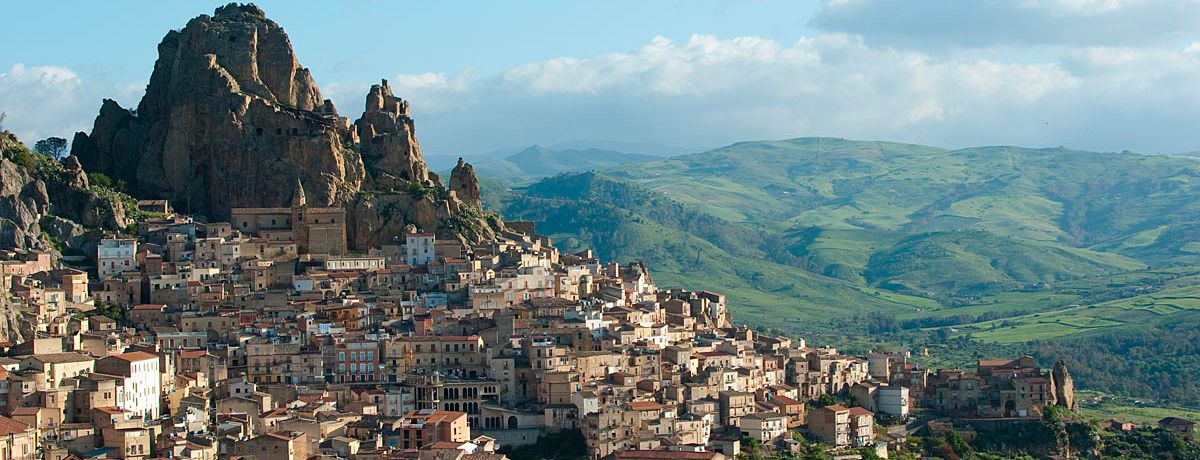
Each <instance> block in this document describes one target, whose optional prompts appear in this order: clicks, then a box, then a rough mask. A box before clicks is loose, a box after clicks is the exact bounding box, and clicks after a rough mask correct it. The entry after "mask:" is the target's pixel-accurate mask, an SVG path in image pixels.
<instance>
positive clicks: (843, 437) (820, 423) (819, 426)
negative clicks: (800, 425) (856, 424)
mask: <svg viewBox="0 0 1200 460" xmlns="http://www.w3.org/2000/svg"><path fill="white" fill-rule="evenodd" d="M808 431H809V432H810V433H812V434H813V436H816V437H817V439H820V440H821V442H824V443H826V444H830V445H833V446H834V447H843V446H848V445H850V409H848V408H846V407H844V406H841V405H837V404H834V405H832V406H825V407H822V408H820V409H816V410H814V411H813V412H812V413H811V414H809V416H808Z"/></svg>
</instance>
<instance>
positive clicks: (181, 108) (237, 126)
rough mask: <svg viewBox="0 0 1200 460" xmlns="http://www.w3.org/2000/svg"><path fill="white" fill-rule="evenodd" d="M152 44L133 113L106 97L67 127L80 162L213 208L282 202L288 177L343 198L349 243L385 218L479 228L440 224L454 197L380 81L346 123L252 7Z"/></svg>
mask: <svg viewBox="0 0 1200 460" xmlns="http://www.w3.org/2000/svg"><path fill="white" fill-rule="evenodd" d="M158 51H159V57H158V61H157V62H156V63H155V65H154V72H153V73H152V74H151V76H150V83H149V85H148V86H147V87H146V94H145V96H144V97H143V98H142V100H141V102H140V103H139V104H138V107H137V111H136V113H135V112H131V111H129V110H126V109H124V108H121V107H120V106H119V105H117V104H116V103H115V102H113V101H111V100H105V101H104V103H103V105H102V106H101V108H100V114H99V116H97V117H96V122H95V125H94V126H93V129H92V132H91V134H90V135H89V134H83V133H79V134H76V136H75V140H74V142H73V145H72V154H73V155H75V156H77V157H78V158H79V159H80V161H81V162H82V163H83V165H84V167H86V168H87V169H88V170H89V171H100V172H103V173H105V174H107V175H109V176H111V177H113V178H114V179H120V180H124V181H125V182H127V183H129V184H132V185H133V186H134V187H135V188H136V190H137V192H138V194H139V196H141V197H146V198H158V197H164V198H167V199H170V200H171V201H172V202H173V203H174V205H175V207H176V209H179V210H182V211H184V212H192V213H197V214H204V215H207V216H209V217H210V218H213V219H222V220H223V219H226V218H228V217H229V212H230V209H232V208H236V207H281V206H287V205H288V204H289V202H290V195H291V192H292V190H293V189H294V188H295V185H294V184H295V183H296V181H297V180H299V181H300V183H301V184H302V185H303V188H304V190H305V191H307V193H308V196H307V199H308V203H309V205H313V206H338V205H340V206H346V207H347V210H348V215H349V216H350V217H349V218H350V222H349V226H350V235H351V241H350V244H351V246H352V247H357V248H362V247H366V246H371V245H374V244H378V243H379V242H383V241H387V240H390V238H391V237H392V236H393V235H392V234H391V232H393V231H394V230H395V225H394V224H392V223H391V221H393V220H395V219H396V218H397V217H402V218H404V219H407V220H408V222H409V223H414V224H416V225H418V226H420V227H422V228H423V229H425V230H430V231H437V232H439V233H441V234H443V236H457V237H459V238H464V239H479V238H484V237H488V236H490V235H491V230H490V229H487V227H488V226H487V225H481V226H480V227H481V228H482V229H484V230H482V231H481V232H476V233H477V234H470V232H467V233H464V232H461V231H458V230H457V228H458V227H462V225H451V221H452V220H455V218H456V216H458V218H459V219H461V218H462V217H461V216H460V214H462V206H463V204H462V203H461V202H459V201H458V200H457V199H455V198H454V197H453V196H451V195H450V194H449V193H446V192H445V189H444V187H442V185H441V183H440V181H439V180H438V179H437V176H436V175H433V174H431V173H429V171H428V169H427V167H426V165H425V160H424V158H423V156H422V154H421V149H420V146H419V144H418V143H417V139H416V136H415V133H414V128H413V120H412V118H410V116H409V105H408V102H406V101H404V100H402V99H399V98H397V97H395V96H394V95H393V94H392V90H391V88H390V87H389V86H388V84H387V82H386V81H384V82H383V83H381V84H379V85H375V86H373V87H372V88H371V90H370V92H369V93H368V95H367V99H366V110H365V111H364V112H363V115H362V117H361V118H359V119H358V120H357V121H355V122H354V123H353V124H351V123H350V122H349V119H347V118H344V117H341V116H340V115H339V114H338V112H337V109H336V108H335V107H334V106H333V103H332V102H330V101H329V100H326V99H323V98H322V96H321V92H320V90H319V89H318V88H317V85H316V83H315V82H314V81H313V78H312V76H311V75H310V74H309V71H308V69H306V68H304V67H301V66H300V64H299V61H298V60H297V59H296V55H295V53H293V51H292V47H291V42H290V40H289V39H288V36H287V34H286V33H284V31H283V29H282V28H281V27H280V26H279V25H278V24H276V23H275V22H273V21H271V20H270V19H267V17H266V14H265V13H264V12H263V11H262V10H261V9H259V8H258V7H257V6H254V5H237V4H230V5H226V6H223V7H220V8H217V10H216V12H215V13H214V14H213V15H212V16H208V15H202V16H200V17H197V18H195V19H192V20H191V21H189V22H188V24H187V26H186V27H184V28H183V29H182V30H180V31H171V32H168V33H167V35H166V37H165V38H163V41H162V43H160V44H159V46H158ZM426 190H428V191H429V192H428V193H426V192H424V191H426ZM393 208H395V209H393ZM400 208H402V209H400ZM381 212H392V213H395V214H394V215H393V214H388V215H380V214H379V213H381ZM467 214H471V215H481V214H479V213H473V214H472V213H469V212H468V213H467ZM474 220H476V221H478V223H480V224H483V222H482V221H481V220H480V219H474ZM468 226H469V227H471V226H473V225H468ZM402 227H403V225H401V228H402ZM397 234H398V232H397Z"/></svg>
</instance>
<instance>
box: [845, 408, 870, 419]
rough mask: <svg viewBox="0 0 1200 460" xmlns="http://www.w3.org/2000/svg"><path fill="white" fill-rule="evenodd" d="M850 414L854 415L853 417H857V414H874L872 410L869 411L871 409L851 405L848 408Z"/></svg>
mask: <svg viewBox="0 0 1200 460" xmlns="http://www.w3.org/2000/svg"><path fill="white" fill-rule="evenodd" d="M850 415H851V416H854V417H858V416H862V415H871V416H874V415H875V413H874V412H871V411H869V410H866V409H863V408H861V407H851V408H850Z"/></svg>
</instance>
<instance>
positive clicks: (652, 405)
mask: <svg viewBox="0 0 1200 460" xmlns="http://www.w3.org/2000/svg"><path fill="white" fill-rule="evenodd" d="M629 408H630V409H633V410H637V411H642V410H659V409H662V404H659V403H657V402H654V401H634V402H631V403H629Z"/></svg>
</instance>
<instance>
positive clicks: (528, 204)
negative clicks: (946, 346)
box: [502, 173, 937, 324]
mask: <svg viewBox="0 0 1200 460" xmlns="http://www.w3.org/2000/svg"><path fill="white" fill-rule="evenodd" d="M519 192H520V193H515V194H512V195H510V196H508V197H506V198H504V199H503V200H502V201H504V209H505V216H506V218H509V219H528V220H534V221H536V222H538V223H539V224H538V225H539V226H538V230H539V232H541V233H545V234H547V235H550V236H551V237H552V238H553V239H554V240H555V241H556V244H557V245H558V246H560V248H561V249H563V250H566V251H572V250H577V249H581V248H592V249H595V250H596V251H598V253H599V254H600V255H601V256H602V257H603V258H605V259H609V260H632V259H644V260H646V261H647V262H648V263H649V265H650V267H652V269H651V270H652V273H653V274H654V276H655V280H656V282H657V283H658V284H659V285H661V286H683V287H689V288H703V289H712V290H718V291H721V292H724V293H725V294H727V295H728V296H729V298H730V303H731V304H732V305H733V306H734V308H735V309H736V313H737V315H738V318H739V319H742V320H745V321H749V322H752V323H757V324H764V323H769V322H772V321H777V320H778V318H779V317H780V315H786V317H787V318H789V320H790V321H796V322H809V321H812V320H826V319H829V318H831V317H834V316H836V315H839V314H842V313H844V312H845V311H847V310H848V309H852V310H860V311H891V312H897V313H899V312H907V311H912V310H914V309H918V308H931V307H936V305H937V304H936V302H932V301H930V300H928V299H922V298H917V297H911V296H906V295H902V294H896V293H891V292H886V291H881V290H878V289H864V288H862V287H861V286H855V285H852V284H850V283H847V282H845V281H842V280H838V279H834V278H829V277H825V276H821V275H818V274H814V273H811V272H808V271H805V270H802V269H800V268H797V267H795V266H793V265H789V264H787V263H785V262H787V261H788V256H787V255H786V254H782V255H781V256H779V257H772V256H771V255H770V254H768V252H769V251H770V248H771V247H772V245H773V244H776V243H774V242H773V240H772V239H771V238H769V237H764V236H762V234H761V233H760V232H758V231H755V230H753V229H747V228H744V227H742V226H737V225H730V224H728V223H727V222H724V221H722V220H720V219H717V218H715V217H712V216H709V215H707V214H703V213H698V212H696V211H694V210H691V209H690V208H689V207H687V206H683V205H681V204H679V203H677V202H674V201H673V200H670V199H669V198H667V197H666V196H664V195H662V194H660V193H657V192H651V191H648V190H645V189H641V188H639V187H636V186H633V185H632V184H627V183H624V182H623V181H616V180H612V179H610V178H607V177H604V176H602V175H597V174H592V173H584V174H575V175H563V176H556V177H554V178H550V179H547V180H544V181H541V182H539V183H537V184H533V185H531V186H528V187H525V188H523V189H521V190H520V191H519ZM772 259H779V260H772Z"/></svg>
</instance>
